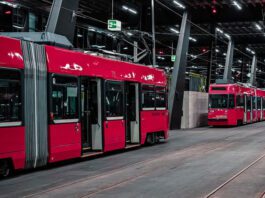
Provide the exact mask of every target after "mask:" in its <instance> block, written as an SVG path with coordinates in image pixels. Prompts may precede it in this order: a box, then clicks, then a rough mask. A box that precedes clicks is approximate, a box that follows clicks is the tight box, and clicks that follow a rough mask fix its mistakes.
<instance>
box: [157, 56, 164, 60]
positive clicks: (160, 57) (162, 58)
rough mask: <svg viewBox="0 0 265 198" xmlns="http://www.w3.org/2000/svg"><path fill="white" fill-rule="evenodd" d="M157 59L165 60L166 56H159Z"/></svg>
mask: <svg viewBox="0 0 265 198" xmlns="http://www.w3.org/2000/svg"><path fill="white" fill-rule="evenodd" d="M157 59H160V60H165V58H164V57H162V56H158V57H157Z"/></svg>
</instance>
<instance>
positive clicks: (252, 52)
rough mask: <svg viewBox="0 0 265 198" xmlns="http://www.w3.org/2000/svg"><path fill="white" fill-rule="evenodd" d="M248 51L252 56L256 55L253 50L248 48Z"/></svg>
mask: <svg viewBox="0 0 265 198" xmlns="http://www.w3.org/2000/svg"><path fill="white" fill-rule="evenodd" d="M246 50H247V51H248V52H250V53H251V54H253V55H255V54H256V53H255V52H254V51H253V50H251V49H249V48H248V47H247V48H246Z"/></svg>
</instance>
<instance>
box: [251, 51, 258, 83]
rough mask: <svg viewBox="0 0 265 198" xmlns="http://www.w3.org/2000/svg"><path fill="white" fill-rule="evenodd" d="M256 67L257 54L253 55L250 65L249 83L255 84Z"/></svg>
mask: <svg viewBox="0 0 265 198" xmlns="http://www.w3.org/2000/svg"><path fill="white" fill-rule="evenodd" d="M256 68H257V56H256V55H254V56H253V59H252V65H251V75H250V84H251V85H253V86H256V73H257V71H256Z"/></svg>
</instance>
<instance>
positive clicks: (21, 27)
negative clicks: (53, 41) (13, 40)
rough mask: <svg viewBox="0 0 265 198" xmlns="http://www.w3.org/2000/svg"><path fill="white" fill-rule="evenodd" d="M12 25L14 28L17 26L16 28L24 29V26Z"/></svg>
mask: <svg viewBox="0 0 265 198" xmlns="http://www.w3.org/2000/svg"><path fill="white" fill-rule="evenodd" d="M12 26H13V28H16V29H24V27H23V26H18V25H12Z"/></svg>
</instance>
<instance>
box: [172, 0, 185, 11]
mask: <svg viewBox="0 0 265 198" xmlns="http://www.w3.org/2000/svg"><path fill="white" fill-rule="evenodd" d="M173 3H175V4H176V5H177V6H178V7H180V8H182V9H185V8H186V7H185V6H184V5H183V4H182V3H180V2H178V1H176V0H174V1H173Z"/></svg>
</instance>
